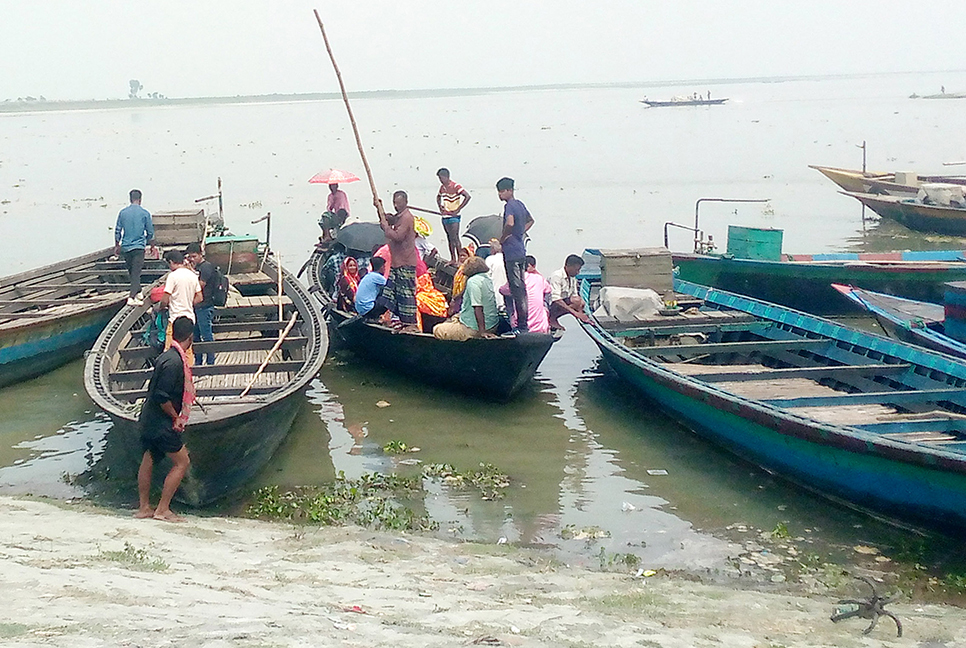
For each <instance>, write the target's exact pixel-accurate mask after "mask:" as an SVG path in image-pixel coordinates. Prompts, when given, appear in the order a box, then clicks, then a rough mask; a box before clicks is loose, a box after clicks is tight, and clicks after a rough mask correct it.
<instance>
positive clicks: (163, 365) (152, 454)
mask: <svg viewBox="0 0 966 648" xmlns="http://www.w3.org/2000/svg"><path fill="white" fill-rule="evenodd" d="M194 332H195V325H194V322H192V321H191V320H190V319H188V318H187V317H179V318H177V319H176V320H174V322H173V323H172V324H171V337H172V339H171V348H169V349H168V350H167V351H165V352H164V353H162V354H161V355H159V356H158V358H157V360H156V361H155V363H154V373H153V374H152V375H151V382H150V383H148V396H147V398H146V399H145V401H144V405H142V406H141V417H140V424H141V445H142V447H143V448H144V454H143V455H142V457H141V468H140V469H139V470H138V498H139V500H140V504H139V506H138V510H137V513H135V514H134V516H135V517H138V518H154V519H155V520H164V521H165V522H183V521H184V519H183V518H181V517H178V516H177V515H175V514H174V512H172V511H171V498H172V497H174V493H175V491H176V490H178V486H180V485H181V480H182V479H183V478H184V476H185V473H186V472H187V471H188V465H189V464H190V461H189V459H188V449H187V448H186V447H185V445H184V441H182V439H181V435H182V433H183V432H184V427H185V424H186V423H187V422H188V413H189V411H190V409H191V403H192V402H194V397H195V388H194V382H193V380H192V376H191V365H192V363H191V362H189V361H188V357H187V353H186V352H187V351H188V350H189V349H190V348H191V340H192V338H193V337H194ZM165 455H167V456H168V457H169V458H170V459H171V461H172V462H173V464H174V465H173V466H172V467H171V470H169V471H168V475H167V477H165V478H164V486H163V487H162V489H161V500H160V501H159V502H158V506H157V508H152V506H151V499H150V497H151V473H152V471H153V469H154V463H155V462H156V461H161V460H162V459H164V456H165Z"/></svg>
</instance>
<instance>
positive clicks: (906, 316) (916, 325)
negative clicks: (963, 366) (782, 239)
mask: <svg viewBox="0 0 966 648" xmlns="http://www.w3.org/2000/svg"><path fill="white" fill-rule="evenodd" d="M832 287H833V288H835V290H837V291H838V292H840V293H841V294H843V295H845V297H846V298H847V299H849V300H851V301H852V302H853V303H854V304H855V305H856V306H858V307H859V308H861V309H863V310H865V311H866V312H868V313H869V314H871V315H872V316H874V317H875V319H876V321H877V322H879V325H880V326H881V327H882V329H883V330H884V331H885V332H886V333H888V334H889V336H890V337H894V338H896V339H898V340H902V341H903V342H908V343H910V344H916V345H918V346H921V347H925V348H927V349H932V350H934V351H939V352H941V353H947V354H949V355H951V356H956V357H957V358H966V344H964V343H962V342H960V341H959V340H956V339H953V338H951V337H949V336H948V335H946V327H945V321H946V309H945V307H944V306H942V305H941V304H934V303H930V302H923V301H916V300H913V299H903V298H901V297H896V296H894V295H888V294H883V293H880V292H875V291H872V290H865V289H863V288H855V287H853V286H843V285H839V284H835V285H833V286H832Z"/></svg>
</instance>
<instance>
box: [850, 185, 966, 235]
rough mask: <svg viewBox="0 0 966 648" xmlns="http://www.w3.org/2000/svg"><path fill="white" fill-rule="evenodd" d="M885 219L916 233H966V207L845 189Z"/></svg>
mask: <svg viewBox="0 0 966 648" xmlns="http://www.w3.org/2000/svg"><path fill="white" fill-rule="evenodd" d="M842 193H844V194H845V195H846V196H852V197H853V198H855V199H856V200H858V201H859V202H860V203H862V204H863V205H865V206H866V207H868V208H869V209H871V210H872V211H874V212H875V213H876V214H878V215H879V216H881V217H883V218H888V219H891V220H894V221H896V222H898V223H901V224H902V225H905V226H906V227H908V228H909V229H911V230H916V231H917V232H935V233H937V234H945V235H947V236H966V209H963V208H959V207H942V206H939V205H925V204H923V203H921V202H918V201H916V200H913V199H910V198H905V199H904V198H899V197H897V196H881V195H878V194H869V193H857V192H852V191H843V192H842Z"/></svg>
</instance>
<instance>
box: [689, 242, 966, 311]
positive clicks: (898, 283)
mask: <svg viewBox="0 0 966 648" xmlns="http://www.w3.org/2000/svg"><path fill="white" fill-rule="evenodd" d="M672 259H673V261H674V266H675V267H676V268H677V273H678V276H679V277H680V278H681V279H684V280H685V281H690V282H692V283H697V284H701V285H705V286H713V287H715V288H721V289H722V290H728V291H730V292H736V293H740V294H742V295H747V296H749V297H754V298H756V299H762V300H764V301H768V302H773V303H776V304H779V305H782V306H787V307H789V308H795V309H798V310H803V311H806V312H809V313H817V314H823V315H838V314H843V313H846V312H849V311H850V310H854V309H853V307H852V306H851V303H850V302H849V301H848V300H846V299H842V296H841V295H840V294H839V293H838V292H837V291H836V290H834V289H833V288H832V287H831V285H832V284H833V283H838V284H850V285H853V286H864V287H867V288H870V289H873V290H877V291H881V292H884V293H890V294H893V295H898V296H901V297H906V298H909V299H918V300H922V301H942V297H943V291H944V288H943V284H945V283H946V282H949V281H964V280H966V251H962V250H946V251H936V252H910V251H906V252H885V253H836V254H783V255H782V257H781V260H779V261H764V260H757V259H739V258H735V257H731V256H727V255H724V256H722V255H712V254H691V253H673V254H672Z"/></svg>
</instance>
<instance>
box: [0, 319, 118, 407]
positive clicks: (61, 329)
mask: <svg viewBox="0 0 966 648" xmlns="http://www.w3.org/2000/svg"><path fill="white" fill-rule="evenodd" d="M123 303H124V302H123V301H119V302H117V303H116V304H111V305H108V306H105V307H103V308H101V309H98V310H96V311H87V312H84V313H79V314H77V315H74V316H71V317H66V318H61V319H57V320H53V321H47V322H42V323H41V322H38V323H37V324H36V325H33V326H28V327H23V328H18V329H13V330H8V331H0V388H2V387H6V386H7V385H12V384H14V383H17V382H20V381H22V380H28V379H30V378H35V377H37V376H40V375H42V374H45V373H47V372H48V371H52V370H54V369H56V368H57V367H60V366H62V365H65V364H67V363H68V362H70V361H72V360H76V359H77V358H80V357H81V356H82V355H84V352H85V351H87V350H88V349H90V348H91V345H92V344H93V343H94V340H96V339H97V336H98V335H100V333H101V331H103V330H104V327H105V326H106V325H107V323H108V322H109V321H111V318H112V317H114V315H115V314H117V311H118V310H120V308H121V306H122V305H123Z"/></svg>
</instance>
